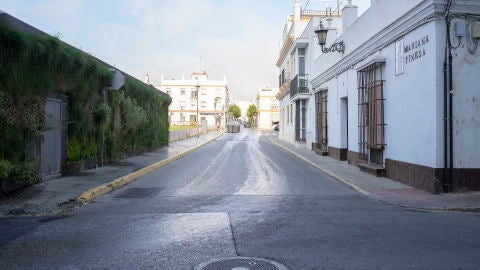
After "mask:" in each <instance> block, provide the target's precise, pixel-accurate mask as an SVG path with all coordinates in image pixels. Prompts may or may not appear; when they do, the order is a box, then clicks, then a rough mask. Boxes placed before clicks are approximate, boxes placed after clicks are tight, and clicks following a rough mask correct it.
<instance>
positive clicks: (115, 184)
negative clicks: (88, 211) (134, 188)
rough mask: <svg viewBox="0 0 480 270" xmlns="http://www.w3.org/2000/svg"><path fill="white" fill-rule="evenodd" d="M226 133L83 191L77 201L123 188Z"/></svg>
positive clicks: (87, 200) (84, 201)
mask: <svg viewBox="0 0 480 270" xmlns="http://www.w3.org/2000/svg"><path fill="white" fill-rule="evenodd" d="M223 134H224V133H221V134H220V135H218V136H216V137H214V138H212V139H211V140H208V141H205V142H203V143H201V144H199V145H196V146H194V147H192V148H190V149H188V150H185V151H183V152H181V153H178V154H176V155H174V156H171V157H169V158H166V159H163V160H160V161H158V162H156V163H153V164H151V165H149V166H147V167H144V168H142V169H139V170H137V171H135V172H132V173H129V174H127V175H124V176H121V177H119V178H117V179H114V180H112V181H110V182H108V183H105V184H102V185H100V186H98V187H94V188H92V189H89V190H87V191H85V192H83V193H82V195H80V196H78V197H77V201H81V202H83V203H87V202H90V201H92V200H94V199H95V198H98V197H100V196H102V195H103V194H105V193H108V192H110V191H112V190H114V189H118V188H121V187H123V186H125V185H127V184H130V183H131V182H133V181H135V180H137V179H138V178H140V177H142V176H144V175H146V174H149V173H151V172H153V171H155V170H157V169H159V168H161V167H163V166H165V165H168V164H170V163H172V162H174V161H175V160H177V159H179V158H182V157H184V156H186V155H188V154H190V153H192V152H193V151H195V150H197V149H198V148H200V147H202V146H204V145H206V144H207V143H210V142H211V141H213V140H216V139H218V138H219V137H221V136H222V135H223Z"/></svg>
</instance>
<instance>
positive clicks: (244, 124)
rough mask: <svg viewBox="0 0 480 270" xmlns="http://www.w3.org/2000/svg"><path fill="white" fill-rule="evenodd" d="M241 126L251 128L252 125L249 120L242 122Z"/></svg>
mask: <svg viewBox="0 0 480 270" xmlns="http://www.w3.org/2000/svg"><path fill="white" fill-rule="evenodd" d="M243 127H246V128H251V127H252V125H251V124H250V122H244V123H243Z"/></svg>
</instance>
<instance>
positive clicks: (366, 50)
mask: <svg viewBox="0 0 480 270" xmlns="http://www.w3.org/2000/svg"><path fill="white" fill-rule="evenodd" d="M444 6H445V4H444V2H443V1H441V0H427V1H423V2H422V3H420V4H418V5H417V6H415V7H414V8H413V9H411V10H410V11H409V12H407V13H406V14H404V15H403V16H402V17H400V18H399V19H398V20H396V21H394V22H393V23H391V24H390V25H389V26H387V27H385V28H384V29H382V30H381V31H379V32H378V33H377V34H375V35H374V36H372V37H371V38H370V39H368V40H367V41H366V42H364V43H363V44H362V45H360V46H358V47H357V48H356V49H354V50H353V51H352V52H351V53H349V54H348V55H346V56H345V57H344V58H342V59H341V60H340V61H338V62H337V63H336V64H334V65H332V66H331V67H329V68H327V69H326V70H325V71H323V72H322V73H321V74H320V75H318V76H317V77H315V78H314V79H312V80H311V84H312V86H313V88H318V86H320V85H322V84H323V83H325V82H326V81H329V80H330V79H332V78H334V77H335V76H337V75H338V74H340V73H342V72H344V71H345V70H347V69H349V68H352V67H354V66H355V65H357V64H358V63H359V62H361V61H363V60H365V59H367V58H368V57H369V56H370V55H372V54H374V53H376V52H377V51H379V50H382V49H383V48H385V47H387V46H388V45H390V44H392V43H394V42H395V41H396V40H398V39H400V38H401V37H402V36H404V35H405V34H407V33H409V32H411V31H413V30H415V29H417V28H419V27H420V26H422V25H424V24H426V23H428V22H431V21H433V20H436V19H439V18H441V17H442V16H443V8H444ZM340 38H341V37H339V39H340ZM320 57H321V56H320ZM315 92H317V91H315Z"/></svg>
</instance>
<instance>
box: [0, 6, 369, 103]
mask: <svg viewBox="0 0 480 270" xmlns="http://www.w3.org/2000/svg"><path fill="white" fill-rule="evenodd" d="M334 2H335V1H334ZM343 2H345V3H346V0H343ZM369 3H370V0H354V1H353V4H356V5H357V6H358V7H359V13H362V12H363V11H365V10H366V9H367V8H368V6H369ZM300 4H301V5H302V7H306V9H314V10H315V9H317V10H320V9H322V8H323V7H324V5H325V3H323V2H322V1H319V0H310V1H309V0H303V1H300ZM293 5H294V0H41V1H39V0H0V10H2V11H4V12H6V13H9V14H10V15H12V16H14V17H16V18H18V19H20V20H22V21H24V22H26V23H28V24H30V25H32V26H34V27H36V28H38V29H40V30H42V31H43V32H46V33H48V34H50V35H55V36H58V37H59V38H60V39H61V40H63V41H65V42H67V43H69V44H71V45H73V46H75V47H77V48H79V49H82V50H83V51H85V52H88V53H90V54H92V55H94V56H95V57H97V58H99V59H101V60H103V61H105V62H107V63H109V64H111V65H114V66H115V67H117V68H119V69H120V70H122V71H124V72H126V73H128V74H130V75H132V76H134V77H136V78H138V79H140V80H142V81H143V79H144V77H145V74H147V73H148V74H149V75H150V83H151V84H153V85H155V86H157V85H159V84H160V82H161V78H162V76H164V77H165V78H167V79H172V78H176V79H181V78H182V76H185V78H189V77H190V75H191V73H192V72H199V71H204V70H205V71H207V73H208V75H209V79H211V80H223V79H224V77H226V79H227V82H228V87H229V89H230V93H231V96H232V98H233V99H235V100H252V99H254V98H255V95H256V93H257V91H258V89H260V88H263V87H278V86H277V84H278V79H277V78H278V75H277V74H278V69H277V67H276V66H275V63H276V60H277V56H278V52H279V48H280V44H281V35H282V31H283V27H284V25H285V22H286V18H287V16H289V15H291V14H292V13H293ZM335 5H336V4H335Z"/></svg>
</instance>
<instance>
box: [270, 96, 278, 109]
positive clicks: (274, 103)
mask: <svg viewBox="0 0 480 270" xmlns="http://www.w3.org/2000/svg"><path fill="white" fill-rule="evenodd" d="M270 110H278V99H276V98H272V99H270Z"/></svg>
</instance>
